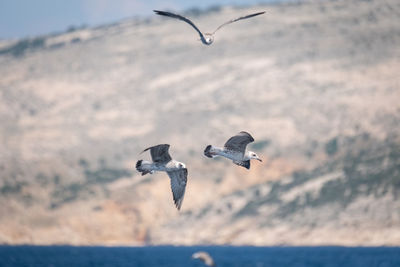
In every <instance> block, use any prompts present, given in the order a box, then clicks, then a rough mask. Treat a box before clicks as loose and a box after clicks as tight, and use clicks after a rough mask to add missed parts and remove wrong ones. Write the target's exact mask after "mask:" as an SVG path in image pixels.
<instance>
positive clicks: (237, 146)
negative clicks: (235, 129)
mask: <svg viewBox="0 0 400 267" xmlns="http://www.w3.org/2000/svg"><path fill="white" fill-rule="evenodd" d="M253 141H254V138H253V137H252V136H251V135H250V134H249V133H248V132H244V131H242V132H240V133H238V134H237V135H235V136H232V137H231V138H229V140H228V141H226V143H225V145H224V147H225V149H227V150H231V151H237V152H241V153H243V154H244V151H245V150H246V146H247V144H249V143H251V142H253Z"/></svg>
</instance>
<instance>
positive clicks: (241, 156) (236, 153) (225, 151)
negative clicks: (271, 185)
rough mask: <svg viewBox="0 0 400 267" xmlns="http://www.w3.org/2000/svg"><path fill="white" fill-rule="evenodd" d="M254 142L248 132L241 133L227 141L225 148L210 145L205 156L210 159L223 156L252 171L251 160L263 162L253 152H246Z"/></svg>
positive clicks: (205, 151)
mask: <svg viewBox="0 0 400 267" xmlns="http://www.w3.org/2000/svg"><path fill="white" fill-rule="evenodd" d="M253 141H254V138H253V137H252V136H251V135H250V134H249V133H248V132H244V131H242V132H240V133H238V134H237V135H235V136H232V137H231V138H229V140H228V141H226V143H225V145H224V147H223V148H220V147H214V146H212V145H208V146H207V147H206V149H205V150H204V155H205V156H206V157H209V158H214V157H216V156H222V157H225V158H228V159H231V160H232V161H233V163H235V164H236V165H239V166H242V167H245V168H246V169H250V160H251V159H256V160H258V161H261V162H262V160H261V159H260V158H259V157H258V156H257V154H256V153H254V152H253V151H247V152H246V146H247V144H249V143H251V142H253Z"/></svg>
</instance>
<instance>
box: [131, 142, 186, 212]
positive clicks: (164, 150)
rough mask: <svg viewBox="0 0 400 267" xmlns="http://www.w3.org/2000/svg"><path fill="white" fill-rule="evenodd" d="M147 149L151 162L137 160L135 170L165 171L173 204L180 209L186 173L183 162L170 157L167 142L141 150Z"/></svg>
mask: <svg viewBox="0 0 400 267" xmlns="http://www.w3.org/2000/svg"><path fill="white" fill-rule="evenodd" d="M147 150H150V155H151V159H152V160H153V162H149V161H144V160H138V162H137V163H136V170H137V171H139V172H141V173H142V175H145V174H148V173H150V174H152V173H154V172H155V171H164V172H166V173H167V174H168V176H169V178H170V180H171V189H172V196H173V198H174V203H175V206H176V207H177V208H178V210H180V208H181V206H182V201H183V197H184V196H185V188H186V183H187V175H188V171H187V169H186V166H185V164H183V163H182V162H179V161H176V160H174V159H172V158H171V156H170V155H169V152H168V150H169V145H168V144H161V145H157V146H152V147H148V148H146V149H145V150H143V151H142V153H143V152H145V151H147Z"/></svg>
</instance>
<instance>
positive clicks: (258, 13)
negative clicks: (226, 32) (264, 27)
mask: <svg viewBox="0 0 400 267" xmlns="http://www.w3.org/2000/svg"><path fill="white" fill-rule="evenodd" d="M264 13H265V11H262V12H257V13H253V14H250V15H246V16H243V17H239V18H237V19H232V20H230V21H227V22H225V23H224V24H221V25H220V26H218V28H217V29H216V30H215V31H214V32H213V34H214V33H215V32H216V31H218V30H219V29H221V28H222V27H224V26H225V25H228V24H231V23H233V22H235V21H238V20H242V19H248V18H252V17H255V16H258V15H262V14H264Z"/></svg>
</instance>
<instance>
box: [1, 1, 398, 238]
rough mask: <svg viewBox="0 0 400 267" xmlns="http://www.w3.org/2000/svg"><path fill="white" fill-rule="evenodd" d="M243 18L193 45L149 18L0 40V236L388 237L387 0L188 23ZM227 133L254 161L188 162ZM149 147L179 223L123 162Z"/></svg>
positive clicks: (393, 196) (394, 23)
mask: <svg viewBox="0 0 400 267" xmlns="http://www.w3.org/2000/svg"><path fill="white" fill-rule="evenodd" d="M256 10H267V11H268V12H267V14H266V15H264V16H260V17H257V18H255V19H252V20H248V21H242V22H240V23H237V24H235V25H231V26H229V27H226V28H224V29H223V30H221V32H218V34H217V36H216V38H215V42H214V44H213V45H212V46H210V47H206V46H203V45H201V44H200V43H199V42H198V41H197V36H196V34H195V33H194V32H193V30H192V29H190V27H188V26H187V25H185V24H183V23H179V22H177V21H173V20H167V19H163V18H159V17H152V18H150V19H146V20H134V19H132V20H125V21H121V22H120V23H116V24H113V25H107V26H103V27H98V28H92V29H91V28H83V29H75V30H71V31H69V32H66V33H63V34H59V35H52V36H40V37H37V38H33V39H27V40H19V41H17V42H10V41H7V42H4V43H2V44H0V151H1V153H0V201H1V205H0V225H1V227H0V243H9V244H21V243H33V244H65V243H68V244H107V245H113V244H125V245H144V244H166V243H168V244H171V243H172V244H209V243H213V244H254V245H276V244H288V245H320V244H335V245H400V228H399V225H400V210H399V208H398V207H399V205H398V204H399V190H400V185H399V183H400V182H399V181H400V177H399V173H400V155H399V145H400V139H399V125H400V104H399V101H398V100H399V99H400V79H399V75H398V70H399V69H400V60H399V59H400V24H399V23H398V14H399V13H400V4H399V3H398V1H395V0H388V1H379V0H375V1H362V0H351V1H307V2H303V3H288V4H278V5H265V6H259V7H251V8H250V7H249V8H221V9H215V10H211V11H209V12H203V13H199V14H197V15H196V14H195V13H193V12H192V13H191V14H190V15H191V16H193V18H194V20H195V21H196V24H198V25H199V26H200V27H201V29H202V30H204V31H207V30H209V29H213V28H214V26H215V25H219V23H220V22H221V21H224V20H225V19H229V18H231V17H235V16H237V15H238V14H245V13H248V12H252V11H256ZM241 130H247V131H249V132H250V133H252V134H253V136H254V137H255V139H256V142H255V143H254V144H253V145H252V146H251V147H252V148H253V149H254V150H255V151H257V152H258V154H260V155H262V157H263V160H264V162H263V164H259V162H255V163H253V164H252V168H251V170H250V171H247V170H245V169H243V168H240V167H237V166H234V165H232V163H230V162H228V161H226V160H222V159H221V160H210V159H208V158H205V157H204V156H203V155H202V151H203V149H204V147H205V146H206V145H208V144H216V145H218V144H223V143H224V141H225V140H226V139H227V138H228V137H229V136H230V135H232V134H234V133H236V132H239V131H241ZM157 143H170V144H171V154H173V155H174V157H175V158H176V159H178V160H180V161H183V162H185V163H186V165H187V166H188V167H189V181H188V186H187V191H186V196H185V200H184V202H183V206H182V211H181V213H178V212H177V211H176V209H175V207H174V205H173V202H172V197H171V193H170V191H169V180H168V179H167V177H166V176H165V175H164V174H154V175H151V176H144V177H141V176H139V174H138V173H136V172H135V170H134V164H135V162H136V160H137V159H138V158H139V157H142V156H144V155H139V152H140V151H141V150H142V149H143V148H145V147H148V146H150V145H153V144H157ZM355 231H357V234H356V235H354V232H355ZM177 232H179V234H177Z"/></svg>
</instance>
